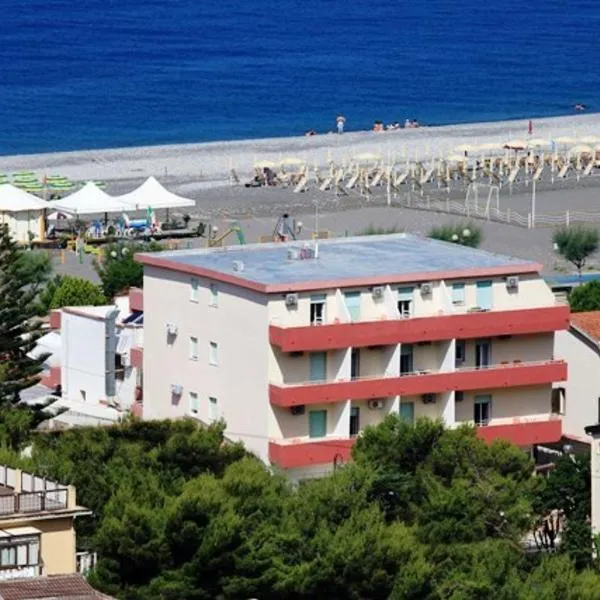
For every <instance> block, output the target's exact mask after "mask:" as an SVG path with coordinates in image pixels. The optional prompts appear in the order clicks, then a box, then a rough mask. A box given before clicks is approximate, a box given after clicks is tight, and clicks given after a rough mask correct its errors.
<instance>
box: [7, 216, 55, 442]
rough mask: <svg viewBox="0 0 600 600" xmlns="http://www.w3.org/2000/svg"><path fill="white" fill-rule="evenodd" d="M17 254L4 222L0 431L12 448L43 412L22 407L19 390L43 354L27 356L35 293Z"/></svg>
mask: <svg viewBox="0 0 600 600" xmlns="http://www.w3.org/2000/svg"><path fill="white" fill-rule="evenodd" d="M22 268H23V267H22V262H21V255H20V253H19V250H18V249H17V245H16V243H15V242H14V241H13V240H12V239H11V237H10V233H9V230H8V226H7V225H2V227H1V229H0V292H1V298H0V358H1V360H2V378H1V380H0V434H1V435H2V436H3V438H4V440H5V441H7V442H8V443H10V444H11V445H12V446H13V447H18V446H20V445H21V444H22V443H23V442H24V440H25V439H26V438H27V436H28V433H29V430H30V429H31V428H32V427H34V426H35V425H37V424H38V423H39V422H41V421H42V420H43V419H44V418H45V417H46V416H47V415H45V414H44V413H43V409H44V408H45V407H43V406H37V407H23V406H22V405H20V404H19V401H20V392H21V391H22V390H24V389H25V388H28V387H30V386H32V385H34V384H35V383H37V381H39V374H40V373H41V371H42V363H43V361H44V360H45V359H46V356H40V357H39V358H35V359H34V358H31V357H30V356H29V354H30V353H31V351H32V350H33V349H34V348H35V346H36V342H37V340H38V339H39V337H40V336H41V333H42V332H41V323H37V324H35V323H34V322H33V321H32V318H33V317H34V316H35V315H36V305H35V296H36V292H35V290H34V289H32V288H31V286H30V285H29V282H28V281H26V280H23V279H22Z"/></svg>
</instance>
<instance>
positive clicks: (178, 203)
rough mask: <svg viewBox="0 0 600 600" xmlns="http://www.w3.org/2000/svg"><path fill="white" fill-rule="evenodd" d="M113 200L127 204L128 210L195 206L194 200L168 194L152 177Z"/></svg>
mask: <svg viewBox="0 0 600 600" xmlns="http://www.w3.org/2000/svg"><path fill="white" fill-rule="evenodd" d="M114 199H115V200H118V201H119V202H122V203H124V204H128V205H129V208H135V210H147V209H148V208H151V209H157V208H166V209H169V208H185V207H188V206H189V207H191V206H196V202H195V201H194V200H190V199H189V198H184V197H183V196H178V195H177V194H174V193H173V192H170V191H169V190H167V189H166V188H164V187H163V186H162V185H161V184H160V183H159V182H158V181H157V180H156V179H155V178H154V177H148V179H146V181H144V183H142V185H140V186H139V187H137V188H135V190H133V191H131V192H129V193H127V194H123V195H122V196H115V197H114Z"/></svg>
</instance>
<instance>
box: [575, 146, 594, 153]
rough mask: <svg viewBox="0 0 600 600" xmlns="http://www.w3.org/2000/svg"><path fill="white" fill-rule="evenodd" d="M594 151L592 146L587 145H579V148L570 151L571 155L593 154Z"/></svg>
mask: <svg viewBox="0 0 600 600" xmlns="http://www.w3.org/2000/svg"><path fill="white" fill-rule="evenodd" d="M593 151H594V149H593V148H592V147H591V146H586V145H585V144H578V145H577V146H573V147H572V148H571V149H570V150H569V154H591V153H592V152H593Z"/></svg>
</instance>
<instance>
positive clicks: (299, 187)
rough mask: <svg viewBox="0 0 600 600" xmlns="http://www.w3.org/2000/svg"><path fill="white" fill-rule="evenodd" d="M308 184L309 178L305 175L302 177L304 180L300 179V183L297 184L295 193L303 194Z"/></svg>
mask: <svg viewBox="0 0 600 600" xmlns="http://www.w3.org/2000/svg"><path fill="white" fill-rule="evenodd" d="M307 183H308V177H307V176H306V175H304V176H303V177H302V179H300V181H299V182H298V183H297V184H296V187H295V188H294V193H295V194H298V193H299V192H303V191H304V188H305V187H306V184H307Z"/></svg>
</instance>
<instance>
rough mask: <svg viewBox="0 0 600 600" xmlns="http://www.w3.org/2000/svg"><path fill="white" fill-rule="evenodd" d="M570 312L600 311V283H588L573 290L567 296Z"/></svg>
mask: <svg viewBox="0 0 600 600" xmlns="http://www.w3.org/2000/svg"><path fill="white" fill-rule="evenodd" d="M569 305H570V306H571V312H586V311H589V310H600V281H588V282H587V283H583V284H581V285H578V286H577V287H576V288H573V290H572V291H571V293H570V294H569Z"/></svg>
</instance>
